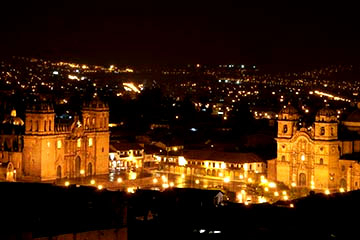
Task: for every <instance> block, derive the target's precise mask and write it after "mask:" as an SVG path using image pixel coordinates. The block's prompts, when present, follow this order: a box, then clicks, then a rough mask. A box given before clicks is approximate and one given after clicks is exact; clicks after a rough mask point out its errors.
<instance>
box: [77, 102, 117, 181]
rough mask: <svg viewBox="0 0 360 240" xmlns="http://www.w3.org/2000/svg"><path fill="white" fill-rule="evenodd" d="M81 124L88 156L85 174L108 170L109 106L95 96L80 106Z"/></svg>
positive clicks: (97, 173) (104, 172)
mask: <svg viewBox="0 0 360 240" xmlns="http://www.w3.org/2000/svg"><path fill="white" fill-rule="evenodd" d="M82 118H83V119H82V121H83V123H82V125H83V126H84V130H85V133H86V136H87V140H86V142H87V147H88V153H89V155H90V158H89V160H88V162H87V163H86V174H87V175H93V174H96V175H99V174H108V172H109V141H110V132H109V107H108V105H107V104H105V103H104V102H102V101H100V99H98V98H97V97H95V98H93V99H92V100H91V101H90V102H86V103H84V105H83V108H82Z"/></svg>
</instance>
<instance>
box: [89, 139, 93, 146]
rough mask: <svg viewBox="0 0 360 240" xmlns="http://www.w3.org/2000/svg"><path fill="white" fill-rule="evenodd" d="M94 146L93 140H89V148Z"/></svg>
mask: <svg viewBox="0 0 360 240" xmlns="http://www.w3.org/2000/svg"><path fill="white" fill-rule="evenodd" d="M92 145H93V139H92V138H89V147H92Z"/></svg>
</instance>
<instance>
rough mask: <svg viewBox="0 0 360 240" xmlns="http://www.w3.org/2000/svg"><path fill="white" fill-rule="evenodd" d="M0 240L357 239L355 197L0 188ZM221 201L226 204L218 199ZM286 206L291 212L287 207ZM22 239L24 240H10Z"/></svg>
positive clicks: (37, 185)
mask: <svg viewBox="0 0 360 240" xmlns="http://www.w3.org/2000/svg"><path fill="white" fill-rule="evenodd" d="M0 192H1V198H0V206H1V209H0V212H1V216H2V217H1V218H0V226H1V231H0V239H1V240H2V239H8V238H6V236H7V234H11V233H16V234H19V233H22V232H30V233H32V236H33V237H49V236H56V235H59V234H63V233H75V232H85V231H91V230H99V229H111V228H123V227H127V228H128V239H357V238H358V237H359V235H360V233H359V231H358V227H357V225H358V221H357V220H356V219H357V216H358V215H359V213H360V205H359V202H360V191H352V192H347V193H342V194H332V195H329V196H326V195H323V194H310V195H309V196H307V197H305V198H302V199H298V200H296V201H293V202H278V203H277V204H273V205H270V204H254V205H249V206H245V205H242V204H236V203H230V202H226V201H225V202H224V204H223V205H217V204H214V201H213V200H214V196H216V195H217V194H218V193H219V192H220V191H217V190H214V191H206V190H205V191H203V190H196V189H169V190H167V191H164V192H158V191H151V190H138V191H137V192H136V193H135V194H133V195H127V194H125V193H123V192H119V191H114V192H112V191H106V190H102V191H99V190H97V189H96V188H92V187H77V186H69V187H67V188H66V187H59V186H53V185H51V184H40V183H3V182H1V183H0ZM224 199H226V197H224ZM290 203H292V204H294V208H290V207H289V206H290ZM17 239H24V238H17Z"/></svg>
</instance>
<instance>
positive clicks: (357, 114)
mask: <svg viewBox="0 0 360 240" xmlns="http://www.w3.org/2000/svg"><path fill="white" fill-rule="evenodd" d="M345 121H346V122H360V109H356V110H355V111H353V112H352V113H350V115H349V116H348V117H347V118H346V120H345Z"/></svg>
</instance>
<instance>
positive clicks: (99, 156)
mask: <svg viewBox="0 0 360 240" xmlns="http://www.w3.org/2000/svg"><path fill="white" fill-rule="evenodd" d="M108 121H109V108H108V106H107V105H106V104H104V103H103V102H101V101H99V100H98V99H93V100H92V101H90V102H88V103H85V104H84V105H83V107H82V112H81V117H75V118H74V119H72V121H70V122H67V123H58V122H56V119H55V112H54V108H53V106H52V105H51V104H49V103H46V102H44V101H37V102H34V103H33V104H31V105H29V107H28V108H27V109H26V113H25V124H24V127H25V129H23V130H22V131H23V133H22V134H21V136H20V135H19V136H18V138H19V139H21V141H18V144H17V146H18V147H17V148H16V149H15V148H12V149H10V148H4V147H3V148H2V149H1V154H2V156H9V157H6V158H2V159H1V163H2V164H1V165H3V164H6V165H7V166H8V165H12V172H13V173H16V177H17V179H23V180H29V181H46V180H54V179H59V178H72V177H80V176H89V175H95V174H96V175H98V174H107V173H108V163H109V161H108V158H109V137H110V132H109V129H108ZM13 135H14V134H13ZM13 138H15V137H13ZM15 155H16V157H15ZM9 171H10V170H9V169H8V173H7V175H9V174H10V172H9ZM8 180H12V179H10V178H9V177H8Z"/></svg>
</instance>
